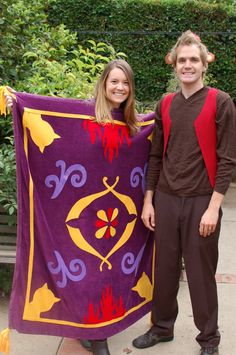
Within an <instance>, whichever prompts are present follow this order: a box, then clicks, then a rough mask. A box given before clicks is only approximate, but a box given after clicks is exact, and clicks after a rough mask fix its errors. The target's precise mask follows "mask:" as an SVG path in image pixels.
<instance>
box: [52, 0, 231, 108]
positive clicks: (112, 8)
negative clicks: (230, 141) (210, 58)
mask: <svg viewBox="0 0 236 355" xmlns="http://www.w3.org/2000/svg"><path fill="white" fill-rule="evenodd" d="M48 21H49V22H50V23H51V24H52V25H56V24H59V23H64V24H65V25H66V27H67V28H69V29H73V30H77V32H78V39H79V41H80V42H81V43H83V40H84V39H86V38H88V36H90V37H91V38H94V39H95V40H99V41H100V40H102V41H106V42H108V43H112V45H113V46H114V47H115V48H116V49H117V50H120V51H123V52H125V53H126V54H127V56H128V61H129V62H130V64H131V65H132V67H133V69H134V73H135V79H136V88H137V98H138V100H139V101H153V100H156V99H158V98H160V97H161V96H162V94H163V93H164V92H166V89H167V85H168V82H169V79H170V78H171V75H172V69H171V67H170V66H167V65H166V64H165V62H164V57H165V55H166V53H167V52H168V50H169V49H170V48H171V47H172V46H173V45H174V43H175V41H176V39H177V37H178V36H179V35H180V33H181V32H183V31H185V30H187V29H191V30H192V31H194V32H196V33H198V34H200V36H201V38H202V40H203V42H204V43H206V44H207V46H208V47H209V50H210V51H212V52H213V53H214V54H215V55H216V62H214V63H212V64H211V65H210V66H209V73H210V74H211V75H212V76H213V77H214V78H215V80H216V81H217V83H218V86H219V88H221V89H222V90H225V91H227V92H229V93H230V94H231V96H232V97H233V98H234V99H235V98H236V81H235V79H234V77H235V64H236V59H235V46H236V6H235V1H233V0H232V1H215V0H212V1H209V0H208V1H197V0H194V1H192V0H191V1H190V0H187V1H186V0H176V1H173V0H159V1H158V0H120V1H117V0H98V1H96V6H94V1H93V0H87V1H84V0H67V1H66V2H65V1H64V0H57V1H54V0H49V7H48Z"/></svg>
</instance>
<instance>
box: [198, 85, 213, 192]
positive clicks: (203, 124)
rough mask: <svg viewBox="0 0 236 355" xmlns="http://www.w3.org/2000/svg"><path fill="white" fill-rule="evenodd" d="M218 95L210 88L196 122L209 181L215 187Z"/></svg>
mask: <svg viewBox="0 0 236 355" xmlns="http://www.w3.org/2000/svg"><path fill="white" fill-rule="evenodd" d="M216 95H217V90H216V89H212V88H210V89H209V91H208V95H207V97H206V100H205V103H204V106H203V108H202V111H201V113H200V114H199V116H198V117H197V119H196V120H195V122H194V126H195V130H196V134H197V139H198V144H199V146H200V148H201V151H202V156H203V159H204V162H205V165H206V169H207V173H208V177H209V181H210V184H211V186H212V187H214V186H215V177H216V169H217V157H216V139H217V133H216V123H215V118H216Z"/></svg>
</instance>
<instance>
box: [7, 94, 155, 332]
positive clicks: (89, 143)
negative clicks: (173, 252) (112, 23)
mask: <svg viewBox="0 0 236 355" xmlns="http://www.w3.org/2000/svg"><path fill="white" fill-rule="evenodd" d="M16 100H17V101H16V103H15V104H14V109H13V114H14V130H15V145H16V160H17V183H18V225H17V228H18V231H17V233H18V236H17V257H16V268H15V274H14V281H13V289H12V294H11V301H10V312H9V317H10V320H9V326H10V328H14V329H16V330H18V331H19V332H23V333H34V334H49V335H56V336H62V337H73V338H86V339H99V338H106V337H109V336H111V335H113V334H115V333H117V332H120V331H122V330H124V329H125V328H127V327H128V326H130V325H131V324H133V323H134V322H136V321H137V320H138V319H140V318H141V317H142V316H144V315H145V314H146V313H147V312H149V310H150V303H151V302H150V301H151V297H152V285H153V259H154V258H153V238H152V235H151V234H150V233H149V232H148V230H147V229H146V228H145V227H144V225H143V223H142V221H141V219H140V214H141V208H142V201H143V190H144V174H145V169H146V164H147V156H148V152H149V149H150V138H151V134H152V129H153V119H154V114H153V113H152V114H149V115H144V116H143V117H142V121H141V123H140V125H141V129H140V132H139V133H138V134H137V135H136V136H134V137H132V138H131V137H130V136H129V134H128V129H127V126H126V125H125V124H124V123H123V122H122V119H123V118H122V113H121V111H120V110H116V111H114V120H115V121H114V124H107V125H98V124H97V123H96V122H94V120H93V118H94V103H93V101H79V100H73V99H59V98H52V97H46V96H38V95H31V94H25V93H16Z"/></svg>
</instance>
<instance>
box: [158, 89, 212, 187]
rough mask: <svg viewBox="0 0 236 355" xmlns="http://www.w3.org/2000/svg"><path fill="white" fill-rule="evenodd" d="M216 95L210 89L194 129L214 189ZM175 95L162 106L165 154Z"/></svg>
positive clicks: (164, 100) (166, 98) (171, 95)
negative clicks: (171, 108) (171, 107)
mask: <svg viewBox="0 0 236 355" xmlns="http://www.w3.org/2000/svg"><path fill="white" fill-rule="evenodd" d="M216 95H217V90H216V89H213V88H210V89H209V90H208V94H207V97H206V100H205V103H204V105H203V107H202V110H201V112H200V114H199V115H198V117H197V118H196V120H195V121H194V127H195V130H196V135H197V139H198V144H199V146H200V149H201V152H202V156H203V159H204V162H205V165H206V169H207V173H208V177H209V181H210V184H211V186H212V187H214V186H215V177H216V169H217V157H216V137H217V136H216V123H215V118H216ZM174 96H175V93H172V94H168V95H166V96H165V97H164V99H163V100H162V104H161V115H162V123H163V131H164V153H163V157H164V155H165V152H166V148H167V143H168V139H169V135H170V128H171V119H170V106H171V102H172V100H173V97H174Z"/></svg>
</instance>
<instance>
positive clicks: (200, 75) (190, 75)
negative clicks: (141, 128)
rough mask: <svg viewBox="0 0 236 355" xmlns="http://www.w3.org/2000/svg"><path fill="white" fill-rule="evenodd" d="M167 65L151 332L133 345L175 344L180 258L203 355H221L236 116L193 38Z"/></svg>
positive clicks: (151, 187) (151, 168) (156, 170)
mask: <svg viewBox="0 0 236 355" xmlns="http://www.w3.org/2000/svg"><path fill="white" fill-rule="evenodd" d="M167 60H168V63H171V64H172V65H173V68H174V70H175V74H176V76H177V78H178V80H179V83H180V91H178V92H176V93H175V94H170V95H167V96H165V97H164V99H162V100H161V101H160V102H159V103H158V105H157V109H156V127H155V131H154V136H153V142H152V149H151V152H150V157H149V164H148V171H147V187H146V194H145V198H144V206H143V212H142V220H143V222H144V224H145V225H146V227H148V228H149V229H150V230H153V231H155V243H156V250H157V257H156V270H155V285H154V293H153V306H152V315H151V317H152V324H153V326H152V327H151V329H150V330H149V331H148V332H147V333H145V334H144V335H141V336H139V337H138V338H136V339H135V340H134V341H133V345H134V346H135V347H136V348H140V349H143V348H147V347H150V346H153V345H155V344H157V343H159V342H168V341H171V340H173V338H174V323H175V320H176V318H177V314H178V304H177V293H178V288H179V277H180V273H181V261H182V257H183V259H184V263H185V268H186V273H187V277H188V284H189V290H190V297H191V303H192V309H193V317H194V322H195V325H196V327H197V328H198V329H199V331H200V333H199V335H198V336H197V338H196V340H197V342H198V343H199V345H200V346H201V350H200V354H201V355H207V354H213V355H216V354H219V349H218V345H219V342H220V333H219V331H218V324H217V322H218V320H217V317H218V302H217V287H216V281H215V272H216V268H217V261H218V239H219V233H220V221H221V216H222V212H221V204H222V201H223V197H224V195H225V193H226V191H227V189H228V187H229V184H230V181H231V177H232V174H233V170H234V166H235V163H236V133H235V132H236V110H235V107H234V104H233V101H232V100H231V98H230V97H229V95H228V94H226V93H225V92H223V91H220V90H216V89H213V88H209V87H206V86H204V83H203V79H204V74H205V72H206V70H207V67H208V62H210V61H212V60H213V55H212V54H210V53H209V52H208V51H207V48H206V46H205V45H204V44H203V43H202V42H201V40H200V38H199V37H198V36H196V35H195V34H194V33H192V32H191V31H186V32H185V33H183V34H182V36H181V37H180V38H179V39H178V41H177V43H176V44H175V46H174V47H173V49H172V51H171V52H170V54H169V55H168V56H167ZM153 201H154V206H155V210H154V206H153Z"/></svg>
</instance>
